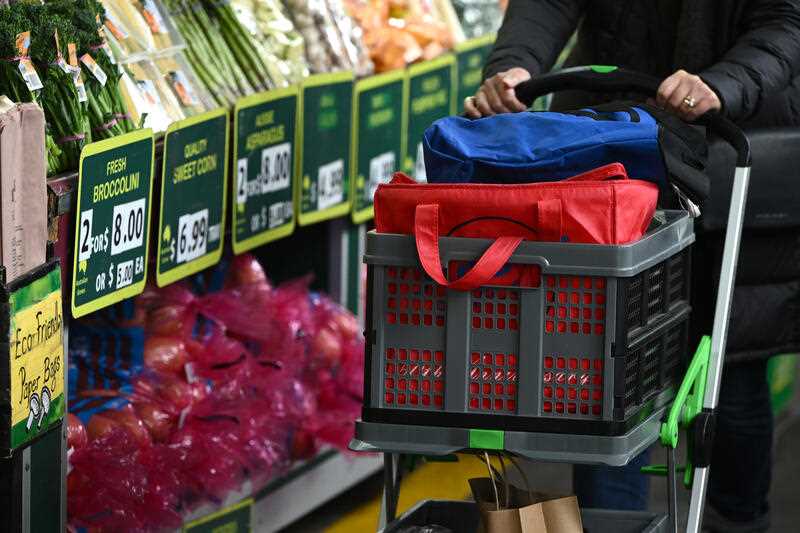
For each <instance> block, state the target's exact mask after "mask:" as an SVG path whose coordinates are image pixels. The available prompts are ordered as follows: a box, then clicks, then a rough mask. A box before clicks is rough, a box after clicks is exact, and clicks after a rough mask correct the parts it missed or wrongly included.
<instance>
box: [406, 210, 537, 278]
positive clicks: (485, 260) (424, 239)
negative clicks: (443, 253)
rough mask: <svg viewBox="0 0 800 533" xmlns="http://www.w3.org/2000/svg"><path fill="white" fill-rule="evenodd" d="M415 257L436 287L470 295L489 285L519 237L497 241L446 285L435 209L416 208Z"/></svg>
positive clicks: (437, 214)
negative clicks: (461, 274)
mask: <svg viewBox="0 0 800 533" xmlns="http://www.w3.org/2000/svg"><path fill="white" fill-rule="evenodd" d="M414 237H415V239H416V242H417V253H418V254H419V260H420V262H421V263H422V268H424V269H425V272H427V274H428V275H429V276H430V277H431V279H433V280H434V281H435V282H436V283H438V284H439V285H442V286H444V287H447V288H450V289H455V290H459V291H471V290H472V289H476V288H478V287H480V286H481V285H485V284H487V283H489V282H490V281H491V280H492V278H494V277H495V276H496V275H497V273H498V272H500V269H502V268H503V267H504V266H505V264H506V263H507V262H508V260H509V259H510V258H511V256H512V254H513V253H514V251H515V250H516V249H517V247H518V246H519V245H520V243H521V242H522V237H498V238H497V239H495V241H494V242H493V243H492V244H491V245H490V246H489V248H487V249H486V251H485V252H484V253H483V255H482V256H481V258H480V259H478V261H477V262H476V263H475V265H473V267H472V268H471V269H470V270H469V272H467V273H466V274H464V275H463V276H462V277H461V278H459V279H456V280H453V281H448V279H447V278H446V277H445V275H444V270H443V269H442V261H441V257H440V255H439V205H438V204H422V205H418V206H417V208H416V211H415V216H414Z"/></svg>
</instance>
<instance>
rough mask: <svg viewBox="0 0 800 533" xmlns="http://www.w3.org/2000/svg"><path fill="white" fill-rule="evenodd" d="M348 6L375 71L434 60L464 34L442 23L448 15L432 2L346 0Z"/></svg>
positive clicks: (411, 0) (418, 0) (414, 0)
mask: <svg viewBox="0 0 800 533" xmlns="http://www.w3.org/2000/svg"><path fill="white" fill-rule="evenodd" d="M345 7H346V9H347V12H348V13H349V14H350V16H352V17H353V18H354V19H355V20H356V22H357V23H358V25H359V26H360V27H361V28H362V30H363V31H364V42H365V43H366V46H367V48H368V49H369V53H370V57H371V59H372V62H373V63H374V66H375V71H376V72H386V71H389V70H394V69H399V68H403V67H404V66H406V65H408V64H410V63H414V62H416V61H421V60H426V59H432V58H434V57H436V56H438V55H440V54H441V53H442V52H444V51H446V50H449V49H450V48H452V47H453V45H454V44H455V43H456V42H457V38H459V37H460V35H461V34H460V32H458V31H456V30H458V28H454V27H452V25H450V24H447V23H445V22H443V20H446V18H443V17H442V16H441V15H439V14H438V11H437V9H436V6H435V5H434V4H433V3H432V2H427V1H426V2H423V1H421V0H345ZM454 32H455V33H454Z"/></svg>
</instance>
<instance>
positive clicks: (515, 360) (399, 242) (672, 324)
mask: <svg viewBox="0 0 800 533" xmlns="http://www.w3.org/2000/svg"><path fill="white" fill-rule="evenodd" d="M692 242H694V231H693V222H692V219H691V218H689V217H688V215H687V214H686V213H684V212H680V211H664V212H659V213H657V215H656V217H655V219H654V223H653V224H652V225H651V229H650V231H648V233H647V234H646V235H645V236H644V237H643V238H642V239H641V240H639V241H637V242H635V243H632V244H628V245H622V246H607V245H591V244H571V243H549V242H524V243H522V244H521V245H520V247H519V248H518V249H517V251H516V252H515V254H514V255H513V256H512V258H511V260H510V264H511V266H510V267H509V268H507V269H506V272H503V273H501V276H500V277H499V278H496V279H495V280H494V282H497V283H496V284H494V285H491V286H486V287H482V288H480V289H478V290H475V291H472V292H463V291H455V290H447V289H445V288H443V287H441V286H439V285H437V284H436V283H435V282H434V281H433V280H431V279H430V278H429V277H428V276H427V275H426V274H425V272H424V271H423V270H422V269H421V267H420V265H419V262H418V259H417V251H416V246H415V242H414V239H413V237H409V236H405V235H391V234H378V233H375V232H370V233H369V234H368V235H367V243H366V257H365V260H366V263H367V265H368V302H367V341H368V342H367V354H366V369H365V372H366V375H365V382H366V385H365V401H364V409H363V412H362V420H363V421H362V423H360V424H359V426H358V427H357V433H356V438H357V439H358V441H360V442H354V448H358V449H385V447H386V446H387V445H389V444H391V448H392V449H394V450H399V449H401V448H403V449H405V451H410V450H409V449H408V447H413V446H414V444H415V442H414V440H413V439H417V438H419V437H420V436H421V434H420V430H419V428H420V427H421V428H425V427H429V428H432V429H433V428H439V429H443V428H447V429H452V430H456V429H481V430H495V431H502V432H505V435H506V438H505V441H506V444H508V443H509V441H514V440H515V438H514V437H513V436H512V435H523V434H526V433H541V434H543V436H544V437H543V438H545V437H547V435H552V436H553V438H555V439H558V435H559V434H561V435H563V434H570V435H595V436H598V437H604V438H605V439H599V440H597V442H601V441H603V442H606V444H604V445H600V446H595V447H594V448H593V449H592V450H590V451H589V455H590V456H592V457H594V456H596V455H597V454H603V453H609V454H611V455H614V456H616V458H615V459H613V460H602V459H600V460H599V462H608V463H612V462H613V463H618V462H619V460H620V457H625V456H627V455H629V454H628V453H627V452H626V450H628V451H630V450H633V449H638V448H640V447H641V446H643V445H644V442H645V441H650V442H652V436H651V435H649V434H648V435H647V438H644V436H643V435H641V431H639V432H637V427H639V426H642V424H644V423H645V422H647V421H651V420H652V419H654V418H655V417H656V416H657V415H658V414H659V412H660V411H661V410H662V408H663V406H664V405H666V403H667V402H669V400H670V399H671V398H672V396H673V386H674V385H675V384H676V383H677V381H678V378H679V375H680V373H681V371H682V368H683V366H684V363H685V357H686V351H687V350H686V343H687V337H688V328H687V324H688V318H689V314H690V307H689V271H690V260H691V256H690V253H689V252H690V248H689V247H690V245H691V244H692ZM488 245H489V241H487V240H483V239H465V238H449V237H444V238H441V239H440V253H441V257H442V264H443V265H445V266H446V267H448V268H449V270H451V271H453V270H457V271H459V272H454V273H453V275H454V277H457V276H458V275H460V273H461V272H460V271H461V270H463V269H465V268H468V267H469V266H470V264H471V263H470V261H475V260H476V259H477V258H478V257H480V255H481V254H482V252H483V251H484V250H485V249H486V248H487V247H488ZM381 426H385V429H386V431H385V432H384V433H383V438H381V429H380V427H381ZM403 426H407V428H408V429H409V430H410V431H407V432H405V433H406V434H407V437H405V438H404V437H403V435H402V434H403V433H404V432H403V431H402V430H401V428H402V427H403ZM412 428H413V430H412ZM422 431H424V430H422ZM445 433H446V432H444V433H440V435H441V440H442V444H443V445H444V446H440V448H442V449H443V448H450V447H452V445H453V442H451V443H450V444H445V441H447V439H448V438H447V437H446V436H445ZM412 435H413V436H412ZM509 437H511V438H509ZM531 438H533V437H527V438H523V437H520V438H519V439H516V440H517V441H518V442H521V440H527V441H530V439H531ZM642 438H644V440H642ZM376 439H377V440H376ZM404 439H408V440H407V441H406V444H407V446H404V445H403V440H404ZM426 440H427V441H429V442H428V446H427V447H426V451H433V450H432V449H431V448H430V446H433V445H435V442H430V441H431V440H435V436H429V437H428V438H427V439H426ZM450 440H455V441H461V440H462V439H460V438H455V439H450ZM555 444H556V445H555V446H554V447H552V446H551V448H552V449H555V450H558V449H560V448H562V447H563V446H561V445H558V443H555ZM620 446H622V448H620ZM467 447H468V446H467ZM506 449H508V447H507V446H506ZM575 451H576V452H577V451H579V450H575ZM595 459H596V458H595ZM595 459H592V460H591V461H590V462H595ZM626 462H627V461H626Z"/></svg>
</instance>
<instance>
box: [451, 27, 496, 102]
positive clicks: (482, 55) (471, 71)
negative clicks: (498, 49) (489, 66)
mask: <svg viewBox="0 0 800 533" xmlns="http://www.w3.org/2000/svg"><path fill="white" fill-rule="evenodd" d="M494 41H495V36H494V35H493V34H492V35H485V36H483V37H478V38H477V39H470V40H469V41H465V42H463V43H461V44H459V45H457V46H456V79H457V80H458V88H457V90H456V108H457V110H456V111H458V109H460V108H462V107H463V106H464V99H465V98H467V97H468V96H473V95H474V94H475V93H476V92H478V89H479V88H480V86H481V82H482V81H483V65H484V64H485V63H486V58H488V57H489V54H490V53H491V51H492V47H493V46H494Z"/></svg>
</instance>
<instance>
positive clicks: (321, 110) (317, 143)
mask: <svg viewBox="0 0 800 533" xmlns="http://www.w3.org/2000/svg"><path fill="white" fill-rule="evenodd" d="M300 108H301V110H302V119H301V121H300V122H301V123H302V125H303V127H302V128H301V129H300V137H301V139H302V141H301V143H300V146H301V147H302V150H301V153H300V156H299V157H298V158H297V160H298V168H297V176H298V177H299V179H298V180H296V183H297V205H298V210H297V221H298V222H299V223H300V225H307V224H313V223H315V222H320V221H322V220H327V219H330V218H333V217H337V216H341V215H343V214H345V213H347V212H348V211H349V210H350V198H349V196H350V194H349V193H350V181H351V180H350V137H351V121H350V117H351V114H352V108H353V74H352V73H350V72H337V73H334V74H318V75H316V76H312V77H310V78H308V79H307V80H306V81H305V82H303V87H302V93H301V106H300Z"/></svg>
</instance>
